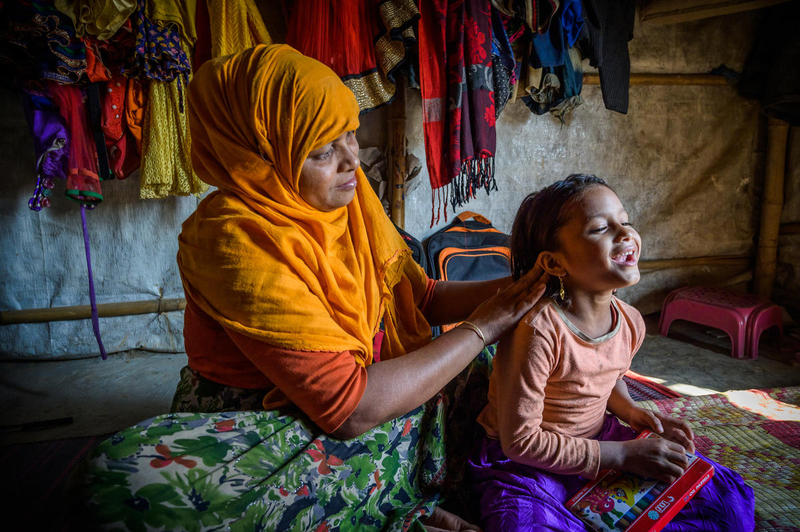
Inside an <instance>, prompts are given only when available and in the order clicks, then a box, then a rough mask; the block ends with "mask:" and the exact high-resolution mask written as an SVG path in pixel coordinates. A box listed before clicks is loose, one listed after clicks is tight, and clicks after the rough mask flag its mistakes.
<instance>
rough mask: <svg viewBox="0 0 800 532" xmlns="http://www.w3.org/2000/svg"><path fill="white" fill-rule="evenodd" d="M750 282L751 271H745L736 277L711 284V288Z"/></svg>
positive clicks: (751, 278)
mask: <svg viewBox="0 0 800 532" xmlns="http://www.w3.org/2000/svg"><path fill="white" fill-rule="evenodd" d="M752 280H753V270H747V271H744V272H742V273H740V274H738V275H734V276H733V277H728V278H727V279H723V280H721V281H717V282H715V283H711V286H715V287H717V288H725V287H728V286H733V285H735V284H739V283H748V282H750V281H752Z"/></svg>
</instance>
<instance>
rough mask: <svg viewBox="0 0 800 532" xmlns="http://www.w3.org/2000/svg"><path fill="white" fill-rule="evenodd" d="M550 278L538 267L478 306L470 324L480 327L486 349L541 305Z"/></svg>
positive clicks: (470, 317)
mask: <svg viewBox="0 0 800 532" xmlns="http://www.w3.org/2000/svg"><path fill="white" fill-rule="evenodd" d="M548 278H549V275H547V274H546V273H544V271H543V270H542V269H541V268H540V267H539V266H538V265H537V266H535V267H534V268H533V269H532V270H531V271H529V272H528V273H526V274H525V275H524V276H523V277H521V278H520V279H519V280H518V281H515V282H513V283H511V284H510V285H508V286H506V287H505V288H501V289H500V290H498V291H497V293H496V294H495V295H493V296H492V297H490V298H489V299H487V300H486V301H484V302H483V303H481V304H480V305H478V307H477V308H476V309H475V310H474V311H473V313H472V314H470V316H469V318H468V319H467V321H470V322H472V323H474V324H475V325H477V326H478V327H479V328H480V330H481V332H483V336H484V338H485V342H486V345H490V344H493V343H495V342H496V341H497V340H499V339H500V337H501V336H502V335H503V334H505V333H506V332H507V331H508V330H510V329H511V328H513V327H514V326H515V325H516V324H517V322H519V320H520V319H521V318H522V317H523V316H524V315H525V314H526V313H527V312H528V311H529V310H530V309H532V308H533V306H534V305H535V304H536V303H537V302H538V301H539V298H541V297H542V294H544V290H545V285H546V283H547V279H548Z"/></svg>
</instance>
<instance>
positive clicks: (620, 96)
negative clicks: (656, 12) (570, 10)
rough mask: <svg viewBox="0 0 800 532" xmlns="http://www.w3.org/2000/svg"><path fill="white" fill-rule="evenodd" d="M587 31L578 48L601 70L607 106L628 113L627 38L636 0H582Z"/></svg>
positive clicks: (628, 61)
mask: <svg viewBox="0 0 800 532" xmlns="http://www.w3.org/2000/svg"><path fill="white" fill-rule="evenodd" d="M582 5H583V18H584V20H585V21H586V24H585V28H586V31H585V32H584V33H583V34H582V35H581V37H580V43H581V44H580V46H581V50H583V52H584V56H585V57H588V58H589V64H590V65H592V66H593V67H596V68H597V69H598V70H599V74H600V89H601V91H602V93H603V103H605V106H606V109H610V110H611V111H617V112H618V113H622V114H627V113H628V90H629V85H630V74H631V60H630V55H629V53H628V42H629V41H630V40H631V39H632V38H633V24H634V20H635V14H636V2H635V0H583V2H582Z"/></svg>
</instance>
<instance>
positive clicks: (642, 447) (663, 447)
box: [621, 438, 689, 482]
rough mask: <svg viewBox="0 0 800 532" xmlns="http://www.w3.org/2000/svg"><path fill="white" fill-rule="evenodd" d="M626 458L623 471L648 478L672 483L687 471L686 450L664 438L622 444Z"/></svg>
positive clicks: (623, 462)
mask: <svg viewBox="0 0 800 532" xmlns="http://www.w3.org/2000/svg"><path fill="white" fill-rule="evenodd" d="M621 443H622V446H623V447H624V458H623V461H622V467H621V469H623V470H625V471H631V472H633V473H637V474H639V475H642V476H643V477H647V478H654V479H656V480H661V481H663V482H672V481H674V480H675V479H676V478H678V477H679V476H681V474H683V471H684V470H685V469H686V467H687V466H688V465H689V460H688V459H687V458H686V450H685V449H684V447H683V446H682V445H680V444H678V443H675V442H672V441H667V440H665V439H664V438H644V439H640V440H630V441H626V442H621Z"/></svg>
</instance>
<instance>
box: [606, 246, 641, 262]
mask: <svg viewBox="0 0 800 532" xmlns="http://www.w3.org/2000/svg"><path fill="white" fill-rule="evenodd" d="M611 260H612V261H614V262H615V263H616V264H621V265H623V266H636V264H637V262H638V261H637V260H636V250H633V249H629V250H628V251H624V252H622V253H620V254H619V255H614V256H613V257H611Z"/></svg>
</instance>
